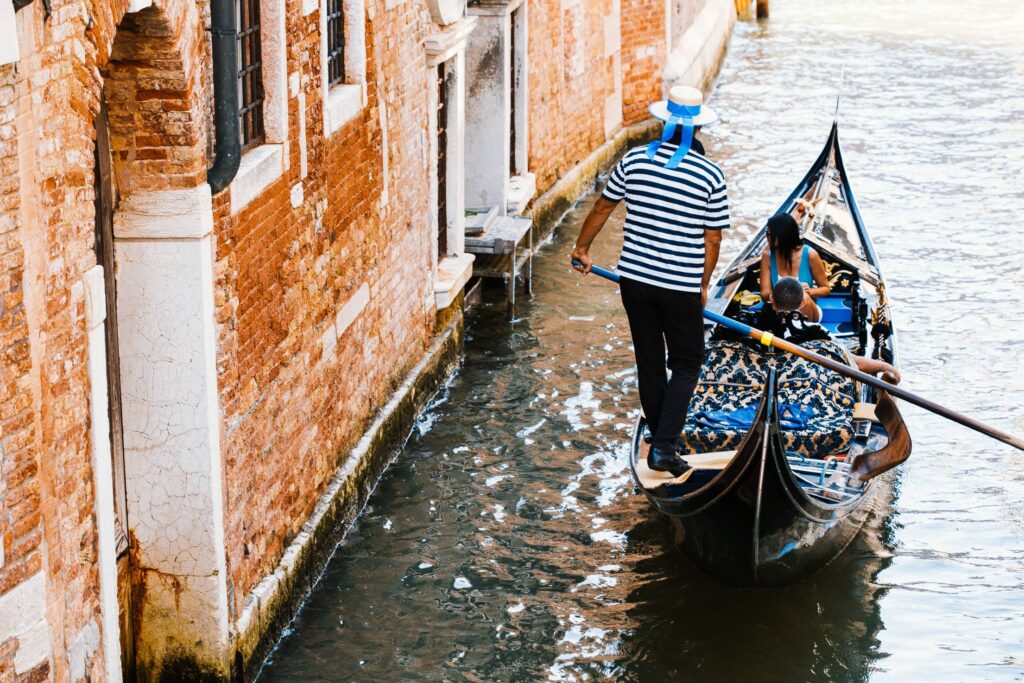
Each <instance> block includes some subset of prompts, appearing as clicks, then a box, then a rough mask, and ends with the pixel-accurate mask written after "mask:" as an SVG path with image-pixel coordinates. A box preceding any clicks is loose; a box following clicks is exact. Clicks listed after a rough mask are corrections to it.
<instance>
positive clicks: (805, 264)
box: [768, 244, 814, 287]
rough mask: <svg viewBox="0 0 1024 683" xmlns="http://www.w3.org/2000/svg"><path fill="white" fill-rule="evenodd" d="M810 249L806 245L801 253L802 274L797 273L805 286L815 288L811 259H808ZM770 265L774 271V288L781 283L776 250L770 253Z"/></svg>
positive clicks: (797, 277)
mask: <svg viewBox="0 0 1024 683" xmlns="http://www.w3.org/2000/svg"><path fill="white" fill-rule="evenodd" d="M808 249H810V247H808V246H807V245H806V244H805V245H804V250H803V251H802V252H800V272H799V273H797V276H796V279H797V280H800V282H803V283H805V284H808V285H810V286H811V287H813V286H814V276H813V275H812V274H811V259H810V258H808V257H807V250H808ZM768 263H769V264H770V265H771V269H772V287H774V286H775V283H776V282H778V281H779V267H778V266H777V265H776V264H775V250H774V249H770V250H769V252H768Z"/></svg>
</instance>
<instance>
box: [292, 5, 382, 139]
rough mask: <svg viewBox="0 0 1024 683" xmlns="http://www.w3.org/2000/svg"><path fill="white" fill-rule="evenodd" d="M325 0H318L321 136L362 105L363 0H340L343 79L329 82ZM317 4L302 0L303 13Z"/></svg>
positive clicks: (364, 34)
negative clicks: (338, 81)
mask: <svg viewBox="0 0 1024 683" xmlns="http://www.w3.org/2000/svg"><path fill="white" fill-rule="evenodd" d="M328 3H329V0H319V5H318V6H319V9H320V73H321V79H320V81H321V89H322V90H321V95H322V98H323V105H324V136H325V137H327V138H330V137H331V136H332V135H334V133H336V132H338V131H339V130H340V129H341V128H342V126H344V125H345V124H346V123H348V122H349V121H351V120H353V119H354V118H355V117H356V116H357V115H358V114H359V112H361V111H362V110H363V107H365V106H366V0H341V6H342V15H343V16H344V18H345V28H344V39H345V48H344V76H343V82H341V83H335V84H331V82H330V61H329V57H328V55H329V46H328V45H327V39H328V30H327V15H328V8H329V7H328ZM316 7H317V5H314V4H312V3H304V5H303V8H304V10H305V11H307V13H308V12H309V11H312V9H315V8H316Z"/></svg>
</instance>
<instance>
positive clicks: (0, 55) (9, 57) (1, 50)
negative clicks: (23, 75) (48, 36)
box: [0, 0, 20, 66]
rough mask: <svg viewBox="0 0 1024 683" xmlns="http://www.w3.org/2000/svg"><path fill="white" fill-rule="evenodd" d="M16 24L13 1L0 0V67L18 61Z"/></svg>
mask: <svg viewBox="0 0 1024 683" xmlns="http://www.w3.org/2000/svg"><path fill="white" fill-rule="evenodd" d="M19 57H20V55H19V53H18V24H17V22H16V21H15V20H14V0H0V66H3V65H4V64H13V63H14V62H16V61H18V59H19Z"/></svg>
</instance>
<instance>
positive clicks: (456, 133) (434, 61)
mask: <svg viewBox="0 0 1024 683" xmlns="http://www.w3.org/2000/svg"><path fill="white" fill-rule="evenodd" d="M475 24H476V18H475V17H467V18H465V19H462V20H461V21H459V22H457V23H455V24H452V25H451V26H449V27H448V28H446V29H445V30H443V31H440V32H438V33H435V34H433V35H431V36H428V37H427V38H426V40H425V41H424V45H425V47H426V50H427V67H428V68H429V69H431V70H432V71H433V70H434V69H436V68H437V67H438V66H439V65H441V64H444V65H445V70H446V78H445V81H446V82H448V83H449V87H450V88H451V90H450V91H449V92H448V135H447V140H448V149H447V150H446V154H445V158H446V160H447V162H448V167H447V171H446V174H447V175H446V178H447V183H446V189H447V196H446V197H445V206H447V207H448V227H447V243H448V252H447V253H445V254H437V253H435V254H434V257H433V259H432V263H433V264H434V274H435V281H436V278H437V277H438V272H437V265H438V263H439V262H440V261H441V260H442V259H444V258H446V257H449V256H459V255H461V254H462V253H463V252H465V250H466V229H465V225H466V175H465V173H466V169H465V165H466V164H465V158H466V153H465V131H466V59H465V50H466V39H467V38H468V37H469V35H470V34H471V32H472V30H473V27H474V25H475ZM449 75H450V77H451V78H450V80H449V78H448V76H449ZM433 82H434V79H431V83H433ZM437 98H438V93H437V88H434V87H431V88H430V102H431V105H430V107H429V111H430V114H429V116H428V121H427V127H428V139H429V147H430V166H429V168H430V187H431V193H430V215H431V216H432V217H436V216H437V207H438V200H439V197H438V196H437V178H438V168H437V161H436V160H437V158H438V150H437V108H438V101H437ZM436 220H437V219H436V218H434V219H433V221H434V222H436ZM435 229H440V226H437V225H436V224H435ZM435 233H436V230H435ZM435 251H436V250H435Z"/></svg>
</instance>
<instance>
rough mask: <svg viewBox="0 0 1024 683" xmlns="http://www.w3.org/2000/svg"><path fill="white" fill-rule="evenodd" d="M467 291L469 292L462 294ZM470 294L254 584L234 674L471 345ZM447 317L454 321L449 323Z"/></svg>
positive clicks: (254, 661)
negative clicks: (467, 341) (467, 325)
mask: <svg viewBox="0 0 1024 683" xmlns="http://www.w3.org/2000/svg"><path fill="white" fill-rule="evenodd" d="M460 299H461V297H460ZM463 306H464V302H463V301H461V300H460V301H458V302H456V305H455V306H452V307H451V308H453V309H456V308H457V309H458V313H456V314H453V315H451V316H450V319H449V320H446V321H439V325H438V327H439V328H440V327H443V329H440V330H439V331H438V332H437V333H436V334H435V336H434V338H433V339H432V341H431V344H430V346H429V347H428V348H427V350H426V353H425V355H424V357H423V358H422V359H421V360H420V362H418V363H417V364H416V366H415V367H414V368H413V369H412V370H411V371H410V372H409V374H408V375H407V376H406V378H405V380H404V381H403V382H402V384H401V385H400V386H399V387H398V388H397V389H396V390H395V391H394V393H392V394H391V397H390V398H389V399H388V401H387V403H386V404H385V405H384V407H383V408H382V409H381V410H380V412H379V413H378V414H377V416H376V417H375V418H374V420H373V422H372V423H371V424H370V426H369V427H368V428H367V430H366V431H365V432H363V435H362V436H361V437H360V439H359V441H358V442H357V444H356V446H355V447H354V448H353V449H352V450H351V451H350V452H349V453H348V454H347V455H346V456H342V457H339V462H340V465H339V467H338V469H337V470H336V472H335V474H334V476H332V477H331V480H330V483H329V484H328V486H327V489H326V490H325V491H324V493H323V494H322V495H321V496H320V497H319V498H318V499H317V502H316V505H315V506H314V508H313V512H312V514H311V515H310V517H309V518H308V519H307V520H306V522H305V523H304V524H303V525H302V529H301V531H300V532H299V533H298V534H297V535H296V536H295V538H294V540H292V542H291V543H290V544H288V547H287V548H286V549H285V551H284V553H283V554H282V556H281V560H280V561H279V562H278V565H277V567H275V568H274V570H273V571H272V572H271V573H269V574H267V575H266V576H264V578H263V579H262V580H261V581H260V582H259V583H258V584H257V585H256V586H254V587H253V589H252V590H251V591H250V593H249V595H248V597H247V598H246V601H245V604H244V605H243V607H242V610H241V612H240V613H239V615H238V618H237V620H236V621H235V624H234V627H233V632H232V639H233V641H234V648H233V649H234V655H233V663H232V667H231V680H232V681H235V682H238V681H249V680H254V679H255V678H256V677H257V676H258V675H259V673H260V671H261V670H262V668H263V666H264V664H265V663H266V659H267V658H268V656H269V655H270V654H271V652H272V651H273V649H274V647H275V646H276V645H277V643H278V642H279V641H280V639H281V637H282V635H283V631H284V629H285V628H286V627H287V626H288V624H289V623H291V621H292V620H293V619H294V618H295V617H296V616H297V615H298V613H299V612H300V611H301V610H302V607H303V604H304V602H305V601H306V599H307V597H308V596H309V594H310V592H311V591H312V589H313V588H314V587H315V585H316V584H317V582H318V581H319V579H320V577H321V575H322V574H323V571H324V569H325V568H326V567H327V565H328V563H329V562H330V560H331V558H332V557H333V556H334V553H335V551H336V550H337V548H338V547H339V546H340V544H341V542H342V541H343V540H344V538H345V536H346V535H347V534H348V532H349V530H350V529H351V528H352V526H353V524H354V523H355V521H356V519H357V518H358V516H359V513H360V512H361V511H362V509H363V507H364V506H365V505H366V502H367V500H368V499H369V497H370V494H371V493H372V492H373V490H374V488H375V487H376V486H377V484H378V483H379V482H380V479H381V477H382V476H383V474H384V472H385V471H386V470H387V468H388V466H389V465H390V464H391V462H392V461H393V460H394V459H395V457H396V456H397V455H398V454H399V453H400V451H401V449H402V447H403V446H404V445H405V443H406V442H407V441H408V439H409V436H410V434H411V433H412V430H413V427H414V425H415V421H416V418H417V417H419V415H420V414H421V412H422V411H423V409H424V407H425V406H426V405H427V404H428V403H429V402H430V400H431V399H432V398H433V397H434V396H435V395H436V394H437V392H438V391H439V390H440V389H441V388H442V387H443V386H444V384H445V383H446V382H447V381H448V379H449V378H451V376H452V375H453V374H454V372H455V370H456V369H457V368H458V367H459V365H460V359H461V358H462V354H463V349H464V338H463V331H464V313H463ZM445 323H446V324H445Z"/></svg>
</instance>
